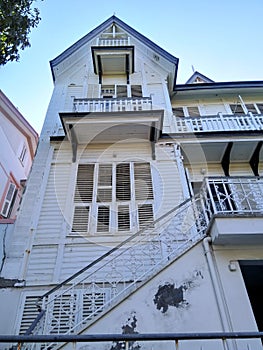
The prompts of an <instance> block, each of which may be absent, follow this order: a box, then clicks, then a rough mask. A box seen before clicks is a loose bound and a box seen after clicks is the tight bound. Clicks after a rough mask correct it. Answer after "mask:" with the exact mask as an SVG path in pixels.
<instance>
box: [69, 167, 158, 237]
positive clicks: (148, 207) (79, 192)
mask: <svg viewBox="0 0 263 350" xmlns="http://www.w3.org/2000/svg"><path fill="white" fill-rule="evenodd" d="M153 199H154V196H153V185H152V176H151V165H150V163H147V162H129V163H117V164H116V163H114V164H107V163H106V164H79V166H78V173H77V179H76V188H75V196H74V212H73V221H72V233H80V234H95V233H104V234H107V233H114V232H122V231H131V230H137V229H139V228H140V227H143V226H145V225H146V223H148V222H149V221H153Z"/></svg>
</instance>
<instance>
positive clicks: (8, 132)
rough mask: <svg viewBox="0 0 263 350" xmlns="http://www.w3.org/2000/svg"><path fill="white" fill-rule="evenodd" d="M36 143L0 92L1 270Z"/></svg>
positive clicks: (26, 126)
mask: <svg viewBox="0 0 263 350" xmlns="http://www.w3.org/2000/svg"><path fill="white" fill-rule="evenodd" d="M37 143H38V134H37V132H36V131H35V130H34V129H33V128H32V126H31V125H30V124H29V123H28V122H27V121H26V119H25V118H24V117H23V116H22V114H21V113H20V112H19V110H18V109H17V108H16V107H15V106H14V105H13V104H12V102H11V101H10V100H9V99H8V98H7V96H6V95H5V94H4V93H3V92H2V91H1V90H0V146H1V151H0V237H1V244H0V246H1V248H0V257H1V270H2V268H3V264H4V260H5V257H6V247H7V245H8V242H9V241H10V239H11V232H12V229H13V226H14V222H15V219H16V217H17V212H18V209H19V206H20V202H21V198H22V194H23V191H24V188H25V185H26V179H27V177H28V175H29V172H30V168H31V165H32V162H33V158H34V155H35V151H36V147H37Z"/></svg>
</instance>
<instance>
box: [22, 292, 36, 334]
mask: <svg viewBox="0 0 263 350" xmlns="http://www.w3.org/2000/svg"><path fill="white" fill-rule="evenodd" d="M38 298H39V297H38V296H27V297H26V299H25V303H24V309H23V314H22V319H21V323H20V330H19V334H25V333H26V331H27V330H28V328H29V327H30V326H31V324H32V322H33V321H34V320H35V318H36V317H37V315H38V314H39V311H38V308H37V301H38Z"/></svg>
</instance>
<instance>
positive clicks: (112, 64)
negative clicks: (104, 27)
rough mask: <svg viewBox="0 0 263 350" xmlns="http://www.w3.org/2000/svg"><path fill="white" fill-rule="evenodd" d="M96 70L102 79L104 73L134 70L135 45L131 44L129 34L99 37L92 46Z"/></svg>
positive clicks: (131, 71) (130, 71) (120, 72)
mask: <svg viewBox="0 0 263 350" xmlns="http://www.w3.org/2000/svg"><path fill="white" fill-rule="evenodd" d="M91 52H92V59H93V65H94V72H95V74H98V75H99V77H100V80H101V77H102V75H109V74H125V75H127V79H128V76H129V74H131V73H133V72H134V46H131V45H130V38H129V37H127V36H116V37H112V38H103V37H101V38H98V40H97V43H96V46H92V48H91Z"/></svg>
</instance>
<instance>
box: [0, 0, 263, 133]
mask: <svg viewBox="0 0 263 350" xmlns="http://www.w3.org/2000/svg"><path fill="white" fill-rule="evenodd" d="M36 6H37V7H38V8H39V9H40V12H41V17H42V20H41V22H40V24H39V26H38V27H37V28H36V29H33V30H32V32H31V35H30V38H31V39H30V40H31V47H30V48H27V49H26V50H25V51H24V52H22V53H21V58H20V61H19V62H12V63H8V64H7V65H6V66H4V67H1V68H0V89H1V90H2V91H3V92H4V93H5V94H6V95H7V97H8V98H9V99H10V100H11V101H12V102H13V104H14V105H15V106H16V107H17V108H18V109H19V110H20V112H21V113H22V114H23V115H24V117H25V118H26V119H27V120H28V121H29V122H30V123H31V125H32V126H33V127H34V128H35V129H36V131H37V132H38V133H40V131H41V127H42V124H43V121H44V118H45V114H46V110H47V106H48V103H49V100H50V97H51V94H52V90H53V81H52V77H51V71H50V66H49V61H50V60H52V59H53V58H55V57H56V56H58V55H59V54H60V53H61V52H63V51H64V50H65V49H67V48H68V47H69V46H70V45H72V44H73V43H74V42H76V41H77V40H78V39H80V38H81V37H82V36H84V35H86V34H87V33H88V32H89V31H91V30H92V29H94V28H95V27H96V26H98V25H99V24H100V23H102V22H103V21H105V20H106V19H107V18H108V17H110V16H112V15H113V14H114V13H115V15H116V16H117V17H119V18H120V19H121V20H123V21H124V22H126V23H127V24H128V25H130V26H131V27H133V28H134V29H136V30H137V31H139V32H140V33H141V34H143V35H145V36H146V37H148V38H149V39H150V40H152V41H153V42H155V43H156V44H158V45H159V46H161V47H162V48H163V49H165V50H167V51H168V52H169V53H171V54H172V55H174V56H176V57H178V58H179V72H178V79H177V82H178V83H185V81H186V80H187V79H188V78H189V77H190V76H191V74H192V73H193V71H192V66H193V67H194V69H195V70H197V71H199V72H201V73H202V74H204V75H206V76H208V77H209V78H211V79H212V80H215V81H239V80H263V45H262V41H263V26H262V14H263V0H180V1H179V0H162V1H152V0H151V1H148V0H145V1H142V0H140V1H139V0H132V1H124V0H123V1H121V0H110V1H109V0H100V1H96V0H92V1H90V0H43V1H40V0H38V1H36ZM160 6H162V7H160Z"/></svg>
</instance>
